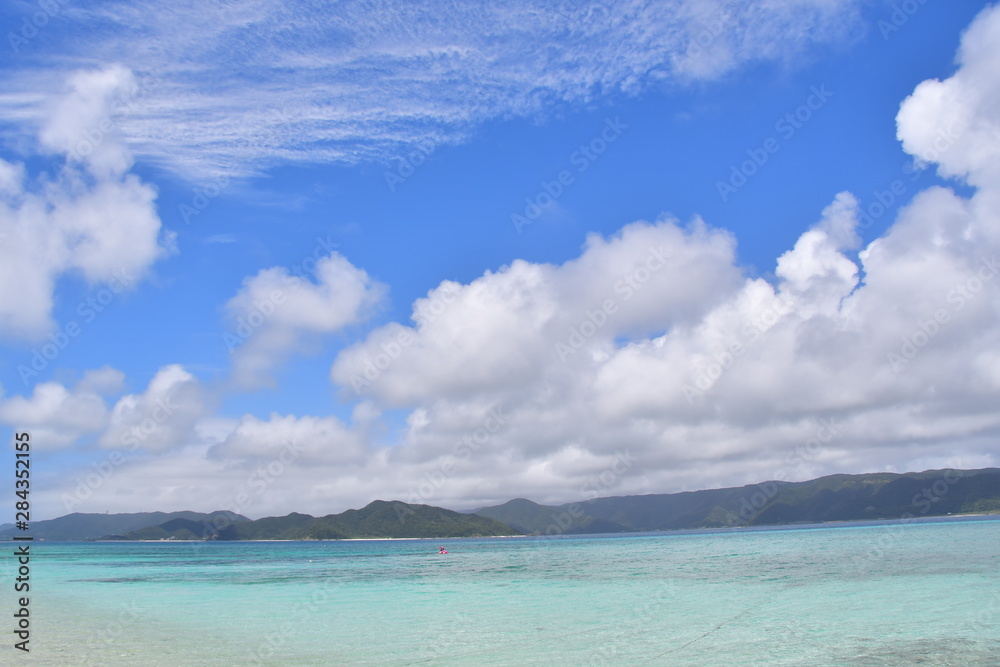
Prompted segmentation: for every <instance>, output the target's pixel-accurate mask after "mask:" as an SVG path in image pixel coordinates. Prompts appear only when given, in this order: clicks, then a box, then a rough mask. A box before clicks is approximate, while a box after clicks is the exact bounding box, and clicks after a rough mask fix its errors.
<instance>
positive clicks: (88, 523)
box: [0, 511, 250, 541]
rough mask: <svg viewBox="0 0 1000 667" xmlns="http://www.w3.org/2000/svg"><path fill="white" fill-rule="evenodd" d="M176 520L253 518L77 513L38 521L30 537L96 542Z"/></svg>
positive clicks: (9, 532) (3, 533) (3, 529)
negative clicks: (109, 536)
mask: <svg viewBox="0 0 1000 667" xmlns="http://www.w3.org/2000/svg"><path fill="white" fill-rule="evenodd" d="M174 519H186V520H189V521H193V522H202V521H204V522H218V523H223V522H224V521H229V522H233V523H236V522H240V521H249V520H250V519H248V518H246V517H245V516H242V515H240V514H235V513H233V512H228V511H219V512H212V513H211V514H205V513H204V512H169V513H168V512H136V513H131V514H83V513H80V512H74V513H73V514H67V515H66V516H61V517H59V518H57V519H49V520H47V521H35V522H33V523H32V524H31V535H32V536H33V537H34V538H35V539H44V540H52V541H59V540H95V539H98V538H100V537H102V536H104V535H121V534H123V533H127V532H129V531H133V530H139V529H142V528H147V527H149V526H156V525H160V524H162V523H165V522H168V521H172V520H174ZM16 532H17V531H15V530H14V526H12V525H10V524H5V525H3V526H0V539H6V540H9V539H11V537H12V536H13V535H14V534H15V533H16Z"/></svg>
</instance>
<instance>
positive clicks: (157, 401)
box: [100, 364, 210, 452]
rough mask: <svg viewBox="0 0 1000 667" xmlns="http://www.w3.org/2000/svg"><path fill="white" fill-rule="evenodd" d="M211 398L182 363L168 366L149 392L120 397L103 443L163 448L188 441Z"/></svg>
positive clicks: (155, 449)
mask: <svg viewBox="0 0 1000 667" xmlns="http://www.w3.org/2000/svg"><path fill="white" fill-rule="evenodd" d="M207 399H208V396H207V394H206V391H205V389H204V387H203V386H202V384H201V382H199V381H198V379H197V378H195V377H194V376H193V375H191V374H190V373H188V372H187V371H186V370H184V369H183V368H182V367H181V366H179V365H176V364H174V365H170V366H165V367H163V368H161V369H160V370H159V371H157V373H156V375H155V376H153V379H152V380H150V382H149V386H148V387H147V388H146V391H145V392H143V393H141V394H128V395H126V396H123V397H122V398H120V399H119V400H118V402H117V403H116V404H115V406H114V408H113V409H112V411H111V415H110V419H109V424H108V427H107V429H106V430H105V431H104V432H103V433H102V434H101V438H100V445H101V446H102V447H106V448H112V449H128V450H136V449H142V450H146V451H151V452H159V451H163V450H167V449H170V448H173V447H179V446H182V445H185V444H188V442H189V441H190V440H191V439H192V438H193V433H194V428H195V426H196V424H197V422H198V420H199V419H200V418H201V417H202V416H203V415H204V414H206V412H207V410H208V409H209V407H210V406H209V405H207Z"/></svg>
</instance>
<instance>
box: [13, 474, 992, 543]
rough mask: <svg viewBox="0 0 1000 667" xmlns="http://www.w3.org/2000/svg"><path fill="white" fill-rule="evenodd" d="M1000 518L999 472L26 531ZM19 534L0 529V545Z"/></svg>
mask: <svg viewBox="0 0 1000 667" xmlns="http://www.w3.org/2000/svg"><path fill="white" fill-rule="evenodd" d="M960 513H1000V469H998V468H984V469H980V470H953V469H946V470H927V471H924V472H919V473H903V474H896V473H867V474H861V475H829V476H826V477H820V478H818V479H813V480H809V481H806V482H780V481H770V482H763V483H761V484H751V485H748V486H742V487H732V488H725V489H708V490H703V491H688V492H683V493H665V494H650V495H642V496H612V497H605V498H592V499H589V500H585V501H580V502H575V503H566V504H562V505H540V504H538V503H535V502H532V501H531V500H527V499H525V498H516V499H514V500H511V501H508V502H506V503H504V504H502V505H496V506H491V507H482V508H479V509H477V510H474V511H472V512H465V513H461V512H454V511H452V510H448V509H444V508H440V507H432V506H430V505H415V504H408V503H403V502H400V501H384V500H376V501H374V502H372V503H370V504H369V505H367V506H366V507H364V508H362V509H356V510H354V509H352V510H347V511H346V512H342V513H340V514H329V515H326V516H322V517H313V516H310V515H308V514H299V513H295V512H293V513H291V514H288V515H287V516H282V517H267V518H263V519H257V520H251V519H248V518H247V517H245V516H242V515H240V514H235V513H233V512H228V511H218V512H212V513H210V514H204V513H200V512H171V513H164V512H144V513H135V514H80V513H75V514H69V515H66V516H63V517H59V518H58V519H52V520H49V521H37V522H34V523H32V524H31V531H30V532H29V534H30V535H32V536H33V537H35V538H36V539H45V540H52V541H57V540H96V539H115V540H163V539H174V540H329V539H334V540H335V539H348V538H386V537H393V538H404V537H488V536H499V535H515V534H529V535H554V534H583V533H621V532H639V531H657V530H679V529H687V528H724V527H737V526H759V525H776V524H790V523H820V522H825V521H854V520H865V519H868V520H873V519H901V518H902V519H905V518H909V517H920V516H942V515H947V514H960ZM15 534H18V531H17V530H15V527H14V525H13V524H3V525H0V540H9V539H11V538H12V537H13V536H14V535H15Z"/></svg>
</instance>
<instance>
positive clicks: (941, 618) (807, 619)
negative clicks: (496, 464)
mask: <svg viewBox="0 0 1000 667" xmlns="http://www.w3.org/2000/svg"><path fill="white" fill-rule="evenodd" d="M439 546H444V547H445V548H446V549H448V551H449V552H450V553H448V554H447V555H439V554H438V553H437V552H438V547H439ZM7 547H8V551H9V552H13V551H14V547H13V544H12V543H7ZM31 551H32V561H31V593H30V607H29V609H30V619H31V629H30V632H31V639H30V648H31V652H30V654H23V653H22V652H20V651H16V650H14V649H13V644H14V642H15V641H16V639H15V638H14V635H13V634H12V633H11V632H9V631H5V632H4V633H3V634H4V636H5V637H6V638H7V640H6V645H5V646H3V647H2V648H0V655H2V656H3V657H2V658H0V663H2V664H4V665H8V664H25V665H28V664H31V665H60V666H67V665H389V666H400V667H402V666H403V665H810V666H817V665H915V664H919V665H956V666H968V665H1000V517H977V518H961V519H960V518H952V519H940V520H921V521H912V522H908V523H899V522H895V523H894V522H881V523H865V524H856V523H852V524H835V525H831V524H822V525H808V526H794V527H778V528H767V529H733V530H716V531H681V532H660V533H648V534H627V535H590V536H561V537H555V538H532V537H521V538H491V539H462V540H384V541H379V540H371V541H342V542H229V543H218V542H216V543H204V542H197V543H187V542H148V543H108V542H103V543H80V542H74V543H68V542H61V543H50V542H35V543H32V546H31ZM3 563H5V565H4V566H3V572H2V573H0V579H2V587H3V590H4V595H3V597H2V598H0V600H2V601H3V604H2V609H0V611H2V613H3V616H4V618H6V619H7V621H6V623H5V625H7V626H10V628H9V630H12V629H13V624H12V618H11V614H12V613H13V612H14V611H15V608H14V604H15V603H14V601H13V595H12V594H11V591H12V590H13V583H14V582H13V579H14V576H15V570H14V568H15V565H14V558H13V557H12V556H11V555H9V556H8V557H7V558H5V559H3Z"/></svg>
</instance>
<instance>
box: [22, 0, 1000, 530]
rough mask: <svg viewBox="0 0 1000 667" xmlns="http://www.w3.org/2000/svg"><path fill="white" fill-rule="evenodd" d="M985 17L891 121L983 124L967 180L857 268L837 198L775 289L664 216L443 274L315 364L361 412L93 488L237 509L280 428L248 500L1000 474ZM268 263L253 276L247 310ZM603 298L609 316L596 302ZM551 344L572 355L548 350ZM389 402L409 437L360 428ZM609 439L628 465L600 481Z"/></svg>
mask: <svg viewBox="0 0 1000 667" xmlns="http://www.w3.org/2000/svg"><path fill="white" fill-rule="evenodd" d="M998 17H1000V9H991V10H989V11H987V12H986V13H984V14H983V15H981V16H980V18H979V19H977V21H976V23H975V24H974V25H973V26H972V27H971V28H970V30H969V31H968V32H967V35H966V37H965V40H964V41H963V47H962V52H961V54H962V55H961V63H962V64H961V67H960V69H959V70H958V72H957V73H956V74H955V75H954V76H953V77H951V78H950V79H947V80H945V81H941V82H931V83H925V84H921V86H920V87H918V89H917V91H915V93H914V95H913V96H911V97H910V98H908V99H907V101H906V102H905V103H904V104H903V109H902V111H901V113H900V117H899V136H900V139H901V140H902V142H903V145H904V147H905V148H906V149H907V150H908V151H911V152H912V153H914V154H917V155H919V154H920V153H921V152H923V151H926V150H927V149H928V148H929V147H933V136H934V132H935V130H933V128H937V127H945V128H946V129H947V127H948V124H949V123H950V122H951V120H952V119H953V118H958V119H962V128H970V129H969V130H968V131H969V132H972V135H971V136H973V137H974V138H975V140H974V141H970V142H968V143H966V142H965V141H962V140H956V141H954V142H952V144H951V145H950V146H949V147H948V148H947V150H944V149H942V150H941V151H939V153H938V157H937V158H936V159H937V160H939V162H938V164H939V166H940V167H941V169H942V173H948V174H952V175H954V176H956V177H961V178H963V179H965V180H967V181H968V183H970V184H972V185H974V186H975V188H974V190H973V192H972V194H971V195H969V196H964V195H960V194H958V193H956V192H955V191H953V190H951V189H948V188H944V187H934V188H930V189H928V190H926V191H924V192H921V193H919V194H918V195H917V196H916V197H914V198H913V199H912V201H911V202H910V203H909V204H908V205H907V206H906V207H905V208H904V209H902V210H901V211H900V212H899V214H898V216H897V219H896V220H895V221H894V223H893V225H892V226H891V227H890V228H889V230H888V231H887V232H886V233H885V234H884V235H883V236H882V237H880V238H878V239H875V240H873V241H872V242H871V243H870V244H869V245H868V246H867V247H865V248H863V249H861V251H860V252H859V253H858V255H857V258H856V259H855V258H853V255H852V254H851V252H850V251H851V250H852V249H853V248H854V247H855V246H856V244H857V242H858V239H857V235H856V229H857V221H856V214H857V210H856V209H857V203H856V201H855V199H854V197H853V196H851V195H850V194H848V193H841V194H836V195H835V194H834V193H831V198H832V202H831V204H830V205H829V206H828V207H827V208H826V209H825V210H824V211H823V212H822V213H821V214H820V215H818V216H817V217H818V219H817V220H816V221H815V224H813V225H812V226H811V227H810V228H808V229H807V230H806V231H805V232H803V234H802V235H801V236H800V238H799V239H798V240H797V242H796V243H795V244H794V246H793V247H792V248H791V249H790V250H788V251H787V252H786V253H784V254H783V255H782V256H781V257H780V258H778V260H777V265H776V267H775V280H774V281H773V282H768V281H766V280H764V279H761V278H755V277H750V276H747V275H746V273H745V272H744V271H743V270H742V269H741V268H740V267H739V265H738V260H737V257H736V255H735V247H734V241H733V239H732V237H731V236H730V235H729V234H726V233H724V232H721V231H718V230H713V229H711V228H710V227H708V226H707V225H704V224H701V223H698V222H696V223H694V224H692V225H691V226H689V227H688V228H686V229H682V228H680V227H679V226H678V225H677V224H676V223H674V222H672V221H669V220H663V221H660V222H658V223H655V224H648V223H637V224H634V225H630V226H628V227H626V228H624V229H623V230H622V231H621V232H620V233H619V234H617V235H615V236H613V237H611V238H601V237H598V236H595V237H592V238H590V239H588V240H587V243H586V245H585V247H584V248H583V250H582V252H581V254H580V256H579V257H578V258H576V259H574V260H572V261H569V262H566V263H564V264H562V265H558V266H557V265H548V264H535V263H530V262H525V261H518V262H514V263H512V264H511V265H510V266H509V267H504V268H502V269H500V270H498V271H496V272H486V273H485V274H484V275H483V276H481V277H479V278H478V279H476V280H473V281H472V282H471V283H469V284H458V283H450V282H445V283H442V284H441V285H439V286H438V287H437V288H436V289H434V290H432V291H431V292H430V293H429V294H428V295H427V297H426V298H424V299H420V300H418V301H417V302H416V303H414V306H413V319H414V321H415V323H414V325H413V326H404V325H402V324H399V323H394V324H390V325H387V326H384V327H379V328H378V329H376V330H375V331H374V332H372V333H371V334H370V335H369V336H368V337H367V338H366V339H365V340H364V341H362V342H361V343H359V344H357V345H355V346H353V347H350V348H348V349H346V350H344V351H342V352H341V353H340V355H339V356H338V358H337V359H336V360H335V362H334V364H333V367H332V369H331V377H332V378H333V380H334V381H335V382H336V383H338V384H339V385H341V386H342V387H343V389H344V391H345V393H347V395H348V396H351V395H352V394H353V386H352V385H354V378H356V377H362V378H363V379H364V380H365V382H362V383H360V384H357V385H356V386H357V388H358V391H359V393H360V394H361V397H360V402H359V404H358V406H356V409H355V413H354V415H355V423H353V424H351V425H348V424H345V423H343V422H341V421H339V420H337V419H335V418H332V417H322V416H297V415H284V416H282V415H272V416H271V417H270V418H269V419H267V420H263V419H258V418H255V417H253V416H246V417H244V418H243V419H242V420H240V422H239V423H238V424H236V425H232V426H231V428H232V429H233V430H232V431H231V432H230V433H225V431H226V429H227V428H230V425H225V424H224V425H220V426H218V427H217V428H216V429H215V430H214V431H213V433H214V436H213V438H212V440H211V442H210V443H205V442H199V443H193V444H191V445H189V446H186V447H183V448H179V449H175V450H171V451H169V452H165V453H164V454H163V455H162V456H161V458H160V459H159V460H158V462H157V465H156V466H153V464H152V463H149V464H148V465H147V464H142V466H137V467H136V468H135V470H134V472H133V471H131V470H123V471H122V472H121V473H120V476H118V475H116V477H115V478H114V480H113V484H109V486H108V490H107V494H108V495H106V496H102V497H101V500H102V501H104V500H105V499H110V501H113V502H112V503H111V506H112V507H118V508H122V509H124V508H125V507H129V506H131V505H129V504H128V503H127V502H126V500H128V498H126V497H125V496H124V495H115V494H119V493H124V492H125V491H126V490H128V489H137V488H147V487H148V488H149V493H150V497H152V498H154V500H156V501H158V502H166V501H168V500H172V501H173V505H172V506H177V505H179V504H186V502H184V503H182V502H181V501H182V500H184V499H186V498H191V497H199V498H204V500H203V502H204V503H205V504H204V505H203V506H202V507H201V508H200V509H214V508H215V506H219V505H220V504H222V503H227V502H228V503H229V505H228V506H232V503H233V500H234V499H235V498H238V497H239V495H238V494H239V491H240V490H241V489H253V488H254V486H253V483H256V482H259V481H261V482H262V478H260V477H257V478H254V477H252V476H253V475H254V474H258V475H259V474H260V473H258V472H257V471H258V470H259V469H260V466H262V465H264V466H265V467H264V469H265V470H266V469H267V467H266V465H265V464H267V463H269V462H271V461H273V460H274V459H275V457H278V456H280V450H279V449H277V448H278V447H280V441H281V440H282V439H285V438H289V439H292V438H298V439H300V440H301V441H302V442H303V443H307V446H308V447H309V450H308V456H306V455H303V458H302V459H301V460H298V459H297V460H296V461H295V462H293V463H290V464H288V466H286V467H284V468H281V471H282V472H281V474H279V475H276V476H275V478H274V479H273V480H272V481H269V482H266V483H264V490H263V491H262V493H261V494H260V495H257V496H255V495H253V494H252V493H251V492H248V497H249V498H250V500H252V502H251V503H250V504H249V505H248V507H249V508H250V509H249V510H247V513H249V514H252V515H253V514H256V515H258V516H259V515H260V514H263V513H266V512H274V513H277V512H286V511H291V510H294V509H298V510H300V511H302V510H304V511H310V512H313V513H325V512H329V511H339V510H341V509H344V508H345V507H351V506H354V507H357V506H361V505H364V504H366V503H367V502H369V501H370V500H371V499H373V498H375V497H381V498H401V499H403V500H414V501H418V502H430V503H432V504H441V505H445V506H455V507H470V506H475V505H478V504H485V503H492V502H499V501H503V500H507V499H509V498H511V497H516V496H527V497H531V498H533V499H535V500H538V501H541V502H555V501H568V500H575V499H580V498H582V497H586V496H587V494H588V493H590V492H593V491H596V492H597V493H598V494H599V495H615V494H638V493H659V492H667V491H680V490H693V489H698V488H706V487H717V486H729V485H737V484H743V483H750V482H759V481H762V480H764V479H768V478H776V477H783V478H788V479H806V478H810V477H815V476H818V475H822V474H827V473H834V472H860V471H874V470H891V469H896V470H914V469H921V468H926V467H933V466H940V465H950V466H958V467H978V466H990V465H993V466H995V465H998V463H1000V445H998V442H1000V439H998V436H1000V414H998V412H997V409H996V406H997V405H998V399H1000V357H998V355H997V353H996V350H998V349H1000V325H998V322H1000V265H998V264H997V262H998V258H1000V232H998V231H997V230H1000V219H998V218H1000V213H998V211H1000V207H998V205H997V204H998V201H1000V179H998V175H997V174H996V164H995V161H994V158H995V156H997V155H1000V136H996V135H993V134H992V133H991V132H989V131H979V130H976V128H991V127H993V126H995V125H996V124H997V122H998V121H1000V105H995V104H984V103H982V100H989V99H994V98H995V97H996V96H997V95H1000V79H998V78H997V77H996V75H995V72H996V69H995V68H994V67H993V63H995V62H996V60H997V58H1000V40H993V39H987V37H989V36H991V35H992V34H993V30H994V28H995V26H996V25H997V22H998V21H1000V18H998ZM935 91H937V92H941V91H945V92H948V94H949V95H951V97H950V98H949V100H950V101H949V102H948V104H942V103H941V102H940V96H939V95H937V94H932V93H935ZM956 91H958V92H956ZM963 91H964V92H963ZM968 91H974V94H972V92H968ZM965 131H966V130H964V129H963V133H962V134H956V136H962V137H964V136H965V134H964V132H965ZM928 142H930V143H928ZM803 222H804V223H807V222H808V221H803ZM339 266H340V270H341V274H342V275H346V276H354V277H355V279H356V280H355V281H354V282H353V283H350V284H352V285H354V288H353V290H352V291H351V294H354V295H356V296H357V297H358V298H357V299H355V300H354V301H351V303H360V301H361V300H363V298H362V296H360V295H364V294H366V293H367V292H368V289H369V288H368V287H367V284H368V283H366V282H365V279H361V278H359V277H358V276H359V275H360V273H359V272H358V270H357V269H354V268H353V267H350V265H349V264H347V263H346V260H342V263H341V264H340V265H339ZM642 271H645V273H642ZM642 276H644V277H642ZM285 277H287V275H286V274H285V273H284V272H282V271H280V270H270V271H269V272H263V273H261V274H259V275H258V276H256V277H254V278H252V279H250V280H249V281H248V282H247V283H246V284H245V286H244V289H243V290H242V291H241V293H240V295H239V300H238V301H236V300H234V301H235V303H238V304H241V306H240V308H241V309H242V310H239V311H238V312H246V308H247V307H248V306H247V304H251V303H253V302H254V299H257V298H259V297H260V296H261V295H262V294H264V293H265V292H262V291H260V290H262V289H266V288H270V287H272V286H273V285H276V284H279V281H281V280H282V279H283V278H285ZM629 277H631V279H632V280H633V281H635V282H636V283H637V284H638V283H639V282H641V283H642V286H641V287H633V286H631V285H629V281H628V278H629ZM328 282H329V284H331V285H332V284H334V282H332V281H328ZM349 282H350V281H349ZM326 284H327V283H326V282H323V281H322V280H321V281H320V282H319V283H318V284H309V285H305V286H304V288H306V294H308V295H309V298H308V299H305V298H304V299H303V301H302V302H301V305H304V304H306V303H309V304H314V303H318V304H320V305H322V304H327V305H329V304H328V301H327V299H326V296H324V295H326V292H324V291H323V290H324V287H323V285H326ZM618 286H621V289H620V290H619V289H616V287H618ZM629 289H631V292H629ZM628 293H631V294H632V296H631V297H630V298H629V299H627V300H626V299H625V295H626V294H628ZM314 299H315V300H314ZM607 299H611V300H612V302H613V305H614V306H615V308H613V309H612V310H613V311H614V312H606V311H604V310H603V305H604V302H605V300H607ZM296 303H297V304H298V302H296ZM338 303H339V301H338ZM598 309H601V313H602V314H598ZM234 312H236V311H234ZM276 312H277V311H276ZM336 312H338V313H346V315H338V316H336V317H333V316H330V315H329V313H328V310H326V309H323V308H319V309H318V311H317V312H311V311H310V312H308V313H307V312H305V310H303V311H302V312H301V313H300V311H299V309H298V308H297V307H296V308H293V309H292V310H291V311H290V313H297V314H295V315H294V316H293V315H292V314H290V315H288V316H287V317H288V320H287V321H285V322H284V323H282V324H280V326H279V325H278V324H276V325H274V326H276V327H277V330H278V331H282V330H285V329H287V330H288V331H290V332H291V334H289V337H287V338H281V337H279V338H281V340H291V339H292V338H295V337H296V336H298V335H299V334H300V333H301V332H305V331H312V332H317V333H322V332H324V331H327V330H330V329H333V328H335V327H337V326H340V324H338V323H339V322H341V321H342V320H344V319H345V318H347V319H349V318H350V314H351V313H353V312H354V309H353V308H346V309H344V310H337V311H336ZM328 316H330V317H332V319H329V320H328V319H325V318H327V317H328ZM312 318H316V319H312ZM275 321H276V322H280V321H279V320H275ZM587 322H590V325H587V324H586V323H587ZM265 340H267V339H266V338H265ZM252 341H253V339H252V338H251V339H250V340H249V341H248V343H249V342H252ZM560 344H563V345H566V346H567V347H568V348H570V349H572V350H573V351H572V352H567V353H564V354H560V352H561V349H560V348H559V347H558V346H559V345H560ZM274 349H279V350H280V349H285V343H282V344H281V345H275V348H274ZM369 362H371V366H370V367H369V365H368V364H369ZM57 393H58V392H55V391H54V390H53V395H55V399H51V400H50V399H47V398H45V397H40V398H37V399H35V403H37V405H39V406H42V405H44V406H49V407H46V408H45V410H41V408H38V409H39V410H41V412H39V414H42V413H43V412H44V413H45V414H50V413H52V412H53V411H54V410H55V408H53V407H51V406H53V405H58V404H59V400H62V399H60V398H59V396H58V395H56V394H57ZM43 399H45V400H43ZM56 399H59V400H56ZM491 411H492V412H491ZM400 415H401V416H400ZM395 416H399V418H400V422H401V423H402V426H401V430H402V435H401V436H400V437H398V438H396V437H392V436H391V435H390V436H388V437H386V434H385V432H381V433H375V432H374V429H373V426H374V424H375V422H376V421H377V420H384V421H385V422H386V423H391V421H390V420H391V419H393V418H394V417H395ZM491 418H492V419H493V421H490V419H491ZM622 453H624V454H625V455H626V456H627V457H628V459H629V461H630V465H629V466H628V467H627V469H626V470H625V471H624V472H623V473H622V474H620V475H616V476H611V477H609V476H608V475H604V478H605V479H606V480H607V482H606V483H602V482H601V479H602V474H603V473H605V472H607V471H609V470H613V469H614V468H613V466H614V462H615V461H616V460H619V461H620V460H621V459H620V458H617V459H616V457H620V456H621V455H622ZM307 461H308V465H307V464H306V462H307ZM143 466H145V467H143ZM154 469H155V470H156V471H157V473H156V474H154V472H153V471H154ZM276 469H278V468H277V466H276ZM192 470H193V471H195V472H194V473H191V471H192ZM161 473H162V475H163V477H162V481H156V482H152V483H151V482H150V480H158V479H160V478H159V477H158V476H157V475H158V474H161ZM103 492H104V491H103V490H102V493H103ZM222 506H227V505H222ZM237 509H240V508H237Z"/></svg>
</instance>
